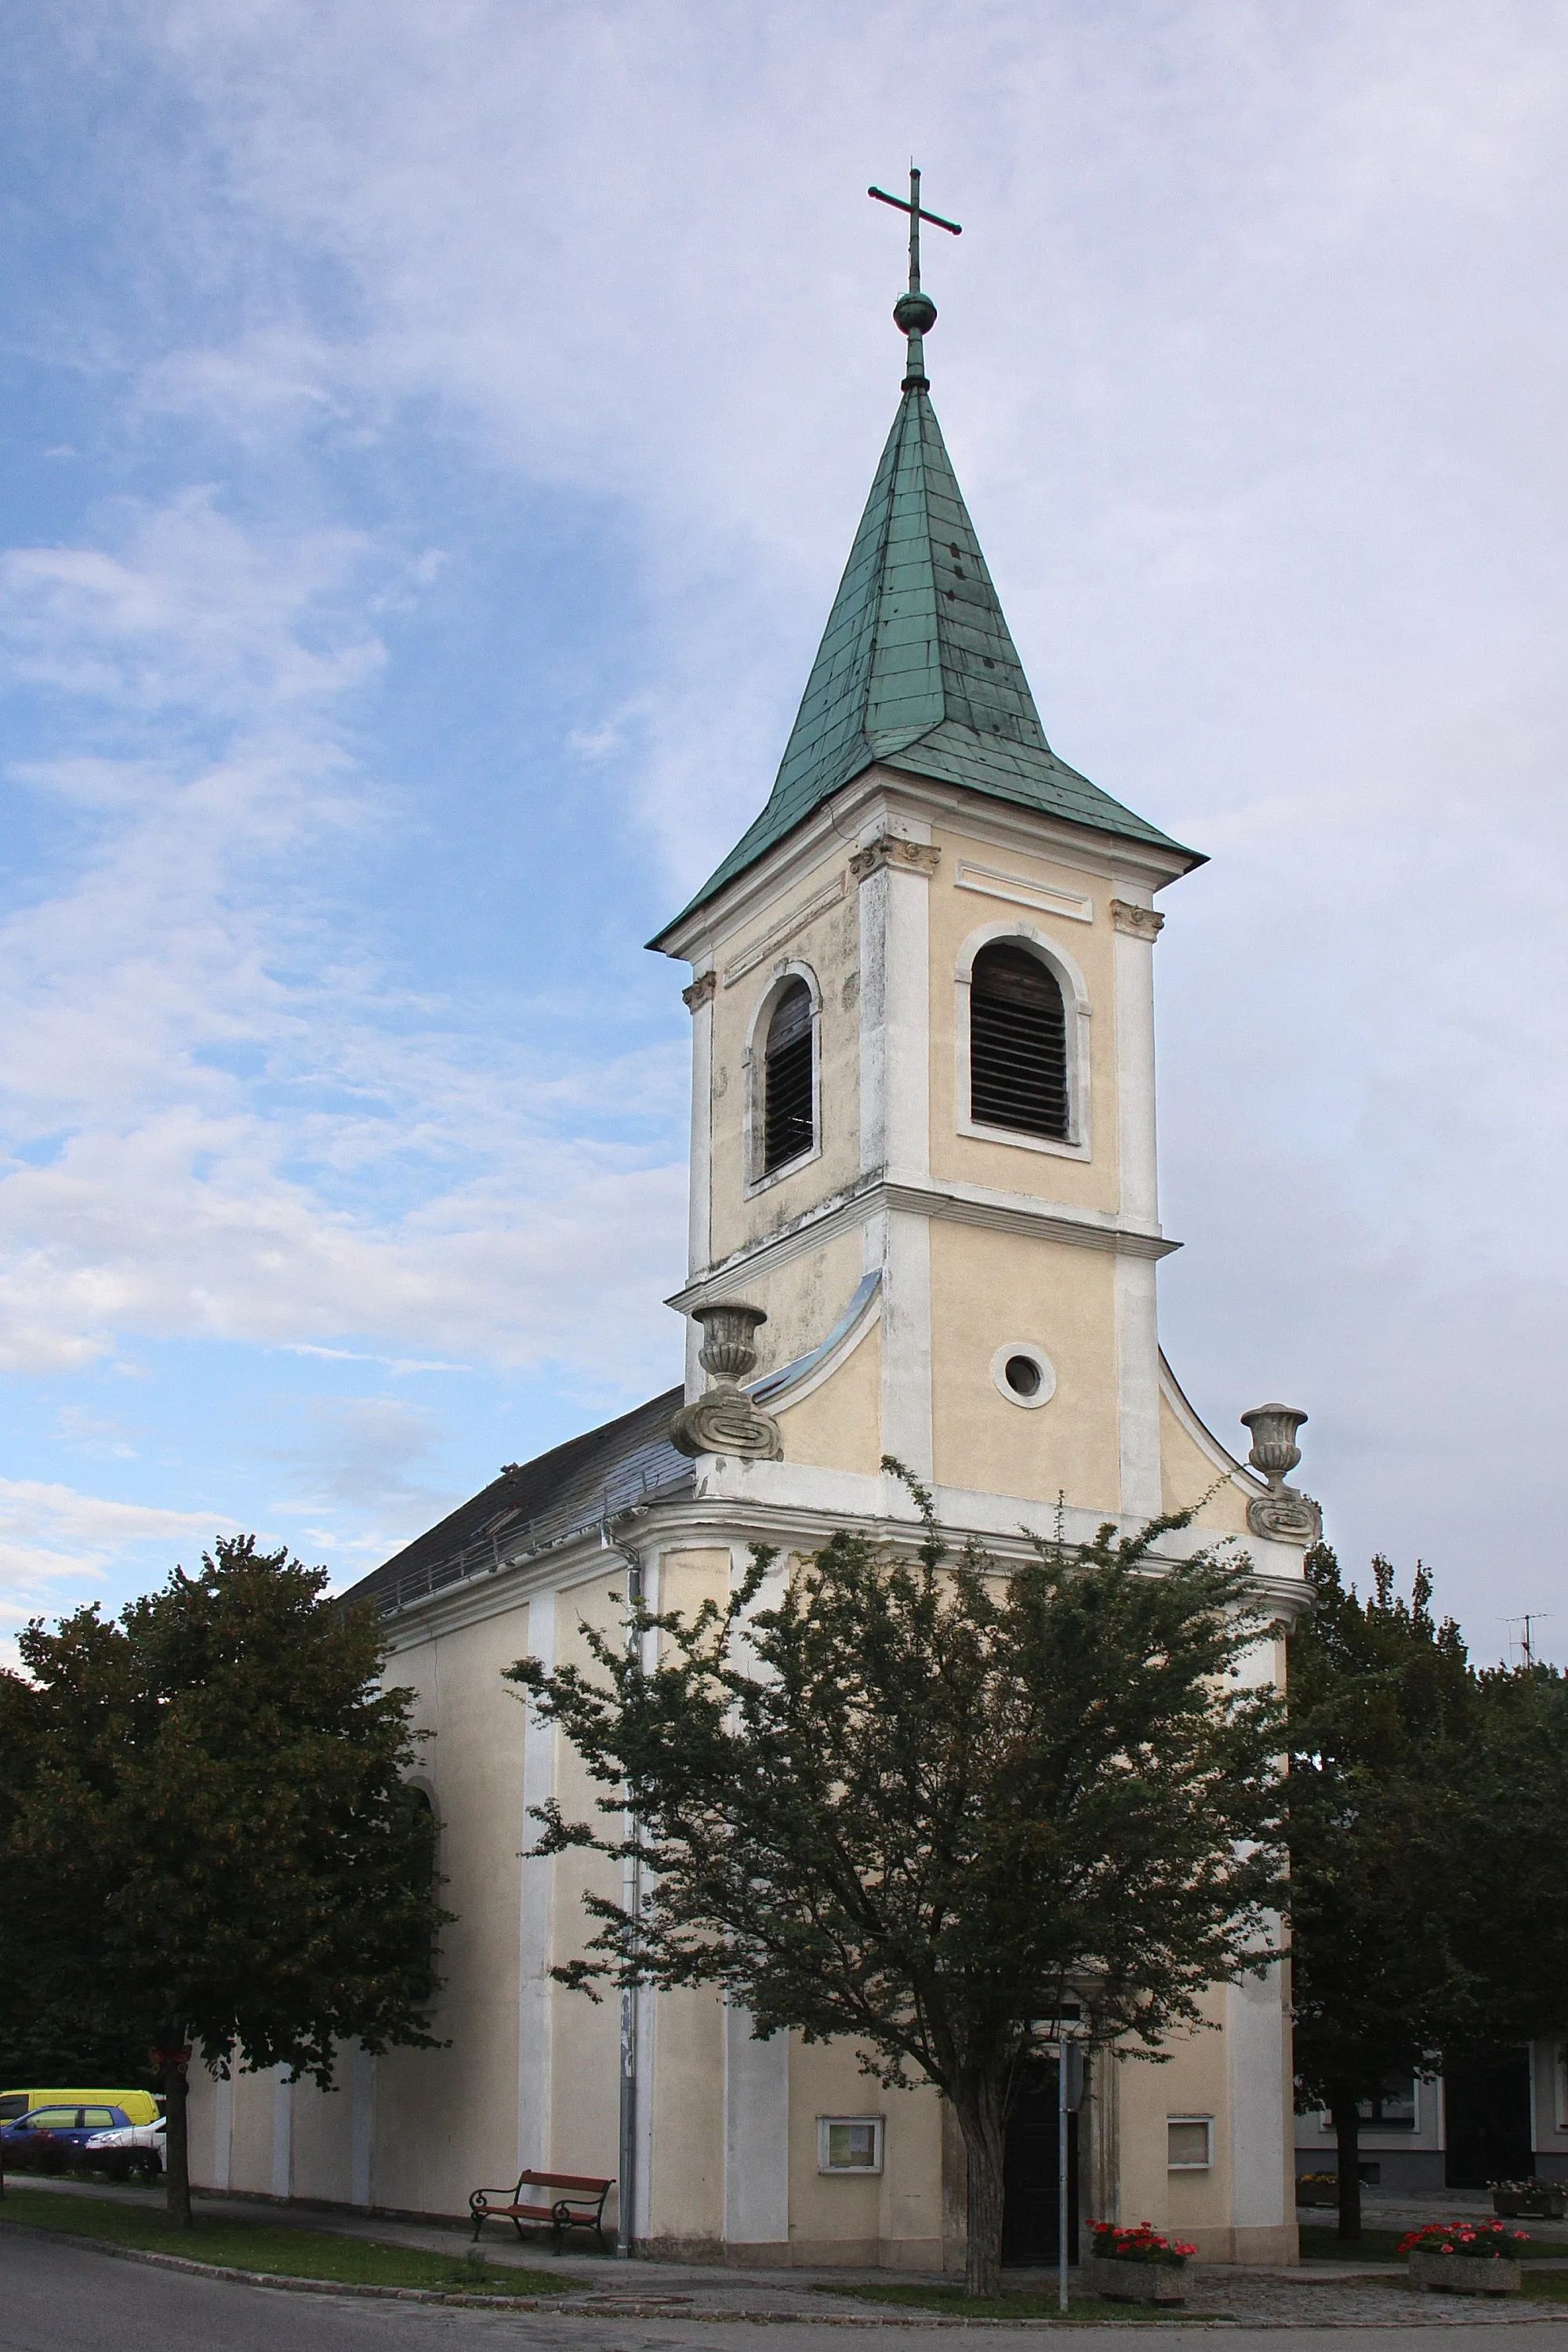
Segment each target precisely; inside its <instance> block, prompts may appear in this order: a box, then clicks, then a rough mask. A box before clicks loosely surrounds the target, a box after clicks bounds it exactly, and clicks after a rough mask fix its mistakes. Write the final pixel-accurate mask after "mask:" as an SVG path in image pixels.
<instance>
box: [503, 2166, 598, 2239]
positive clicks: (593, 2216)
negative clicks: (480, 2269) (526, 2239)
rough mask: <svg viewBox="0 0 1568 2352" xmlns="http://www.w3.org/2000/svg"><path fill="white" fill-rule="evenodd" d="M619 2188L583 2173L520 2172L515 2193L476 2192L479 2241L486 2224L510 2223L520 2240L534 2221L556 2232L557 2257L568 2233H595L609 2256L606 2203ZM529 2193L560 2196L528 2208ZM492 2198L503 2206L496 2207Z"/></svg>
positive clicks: (534, 2203)
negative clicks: (525, 2225)
mask: <svg viewBox="0 0 1568 2352" xmlns="http://www.w3.org/2000/svg"><path fill="white" fill-rule="evenodd" d="M615 2185H616V2184H615V2182H614V2181H613V2180H592V2179H588V2178H586V2176H585V2175H584V2174H583V2173H580V2172H520V2173H519V2174H518V2176H517V2186H516V2188H515V2189H475V2190H474V2193H473V2195H472V2196H471V2197H470V2198H469V2200H468V2210H469V2212H470V2213H471V2214H472V2215H473V2217H474V2237H475V2240H476V2242H477V2241H478V2238H479V2230H480V2228H481V2226H482V2224H483V2223H485V2222H486V2221H510V2223H511V2225H512V2228H513V2229H514V2230H515V2231H517V2234H518V2236H519V2237H520V2238H521V2236H522V2225H523V2223H524V2222H525V2221H533V2222H536V2223H542V2224H543V2225H544V2226H545V2227H546V2228H548V2229H550V2230H552V2231H553V2232H554V2236H555V2242H554V2245H553V2246H552V2249H551V2251H552V2252H553V2253H557V2254H558V2253H559V2252H561V2235H562V2231H564V2230H593V2231H596V2232H597V2233H598V2240H599V2244H600V2246H601V2247H602V2248H603V2249H604V2251H605V2252H606V2253H607V2252H609V2251H610V2250H609V2248H608V2246H607V2245H605V2199H606V2197H608V2195H609V2193H610V2191H611V2189H613V2188H614V2187H615ZM524 2189H535V2190H540V2189H545V2190H548V2189H554V2190H556V2191H557V2192H558V2193H557V2194H556V2195H554V2196H553V2197H551V2198H550V2199H549V2201H548V2202H545V2201H544V2200H542V2199H540V2198H538V2197H535V2198H534V2199H533V2200H531V2202H529V2203H527V2204H525V2203H524V2202H523V2190H524ZM492 2198H494V2199H498V2200H500V2202H498V2203H495V2204H492V2203H491V2201H490V2200H491V2199H492Z"/></svg>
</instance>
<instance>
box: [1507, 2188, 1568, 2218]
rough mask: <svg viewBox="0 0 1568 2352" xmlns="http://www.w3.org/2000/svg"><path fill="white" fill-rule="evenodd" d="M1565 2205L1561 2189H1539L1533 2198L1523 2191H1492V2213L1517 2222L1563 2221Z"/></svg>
mask: <svg viewBox="0 0 1568 2352" xmlns="http://www.w3.org/2000/svg"><path fill="white" fill-rule="evenodd" d="M1563 2203H1564V2200H1563V2191H1562V2190H1561V2189H1537V2190H1536V2191H1535V2192H1534V2194H1533V2195H1532V2196H1528V2197H1527V2196H1526V2195H1524V2193H1523V2192H1522V2191H1517V2192H1510V2190H1508V2189H1493V2190H1492V2211H1493V2212H1494V2213H1503V2214H1506V2215H1508V2216H1509V2217H1510V2219H1512V2220H1516V2221H1518V2220H1521V2219H1522V2220H1531V2219H1534V2220H1535V2221H1561V2220H1562V2219H1563Z"/></svg>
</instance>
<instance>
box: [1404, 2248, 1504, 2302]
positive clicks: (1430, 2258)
mask: <svg viewBox="0 0 1568 2352" xmlns="http://www.w3.org/2000/svg"><path fill="white" fill-rule="evenodd" d="M1410 2283H1411V2284H1412V2286H1419V2287H1425V2288H1426V2289H1427V2290H1428V2292H1429V2293H1431V2294H1518V2293H1519V2291H1520V2289H1521V2287H1522V2285H1523V2284H1524V2273H1523V2271H1522V2269H1521V2266H1520V2264H1519V2263H1509V2262H1489V2261H1486V2260H1479V2259H1477V2258H1476V2257H1474V2256H1472V2255H1468V2254H1412V2255H1411V2257H1410Z"/></svg>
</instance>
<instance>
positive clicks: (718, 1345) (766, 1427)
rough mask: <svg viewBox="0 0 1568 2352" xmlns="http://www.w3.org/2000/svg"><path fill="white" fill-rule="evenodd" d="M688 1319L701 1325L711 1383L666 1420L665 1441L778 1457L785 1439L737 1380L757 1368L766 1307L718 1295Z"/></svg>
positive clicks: (749, 1458)
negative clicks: (756, 1340)
mask: <svg viewBox="0 0 1568 2352" xmlns="http://www.w3.org/2000/svg"><path fill="white" fill-rule="evenodd" d="M691 1319H692V1321H693V1322H694V1323H700V1325H701V1326H702V1352H701V1355H700V1358H699V1361H700V1364H701V1366H702V1369H703V1370H704V1371H705V1372H707V1373H709V1374H710V1376H711V1379H712V1386H711V1387H710V1389H708V1390H706V1391H704V1393H703V1394H702V1395H701V1396H700V1397H699V1398H697V1400H696V1402H694V1403H692V1404H683V1405H682V1406H681V1408H680V1410H679V1412H678V1413H676V1414H675V1415H674V1417H673V1418H672V1420H671V1422H670V1424H669V1442H670V1444H672V1445H673V1446H674V1447H675V1448H676V1450H677V1452H678V1453H680V1454H691V1455H693V1456H695V1455H697V1454H735V1455H737V1456H738V1457H739V1458H740V1459H741V1460H742V1462H782V1461H783V1460H784V1438H783V1436H782V1435H781V1433H780V1431H779V1425H778V1423H777V1422H776V1421H775V1420H774V1419H773V1415H772V1413H771V1412H763V1409H762V1407H761V1405H758V1404H753V1403H752V1400H751V1398H750V1397H749V1396H748V1395H747V1394H746V1391H745V1390H744V1389H743V1388H742V1386H741V1382H742V1381H743V1380H744V1379H745V1377H746V1375H747V1373H748V1372H750V1371H752V1370H755V1368H756V1361H757V1350H756V1348H755V1346H754V1345H753V1339H754V1336H755V1333H756V1330H757V1327H758V1325H759V1324H763V1323H765V1322H766V1321H767V1319H768V1318H767V1313H766V1310H765V1309H764V1308H763V1307H749V1306H747V1305H746V1303H745V1302H744V1300H742V1299H739V1298H716V1299H711V1300H710V1301H709V1303H708V1305H707V1306H705V1307H693V1308H692V1310H691Z"/></svg>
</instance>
